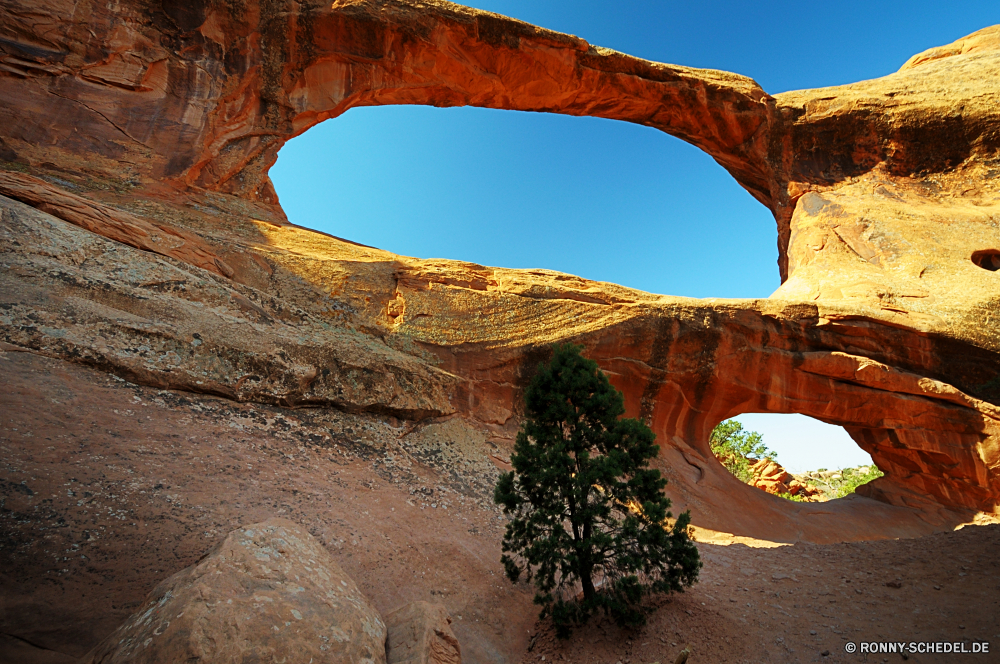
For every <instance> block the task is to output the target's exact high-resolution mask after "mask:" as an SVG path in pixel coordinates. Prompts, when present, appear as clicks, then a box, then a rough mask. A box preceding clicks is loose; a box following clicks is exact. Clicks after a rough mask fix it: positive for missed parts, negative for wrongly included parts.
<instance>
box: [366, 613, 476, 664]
mask: <svg viewBox="0 0 1000 664" xmlns="http://www.w3.org/2000/svg"><path fill="white" fill-rule="evenodd" d="M385 626H386V630H387V631H388V637H387V640H386V661H387V662H388V663H389V664H462V647H461V646H460V645H459V643H458V639H456V638H455V634H454V633H452V631H451V617H450V616H449V615H448V611H447V610H446V609H445V608H444V607H443V606H441V605H440V604H431V603H430V602H412V603H410V604H407V605H406V606H401V607H399V608H398V609H396V610H395V611H393V612H391V613H388V614H386V616H385Z"/></svg>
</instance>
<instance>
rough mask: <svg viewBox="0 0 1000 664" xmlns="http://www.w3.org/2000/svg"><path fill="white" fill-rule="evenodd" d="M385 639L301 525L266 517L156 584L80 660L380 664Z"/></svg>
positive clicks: (90, 663)
mask: <svg viewBox="0 0 1000 664" xmlns="http://www.w3.org/2000/svg"><path fill="white" fill-rule="evenodd" d="M385 637H386V629H385V624H384V623H383V622H382V619H381V617H380V616H379V614H378V612H377V611H376V610H375V609H374V607H372V606H371V604H369V602H368V600H367V599H366V598H365V597H364V596H363V595H362V594H361V591H360V590H358V587H357V586H356V585H355V583H354V581H353V580H351V578H350V577H348V576H347V574H345V573H344V571H343V570H342V569H341V568H340V566H339V565H337V563H336V562H335V561H334V560H333V557H332V556H330V554H329V552H327V551H326V549H324V548H323V546H322V545H320V543H319V542H317V541H316V540H315V539H314V538H313V537H312V536H311V535H310V534H309V533H308V532H306V531H305V530H304V529H303V528H302V527H301V526H299V525H297V524H295V523H292V522H291V521H288V520H285V519H269V520H267V521H265V522H263V523H257V524H251V525H249V526H245V527H243V528H240V529H239V530H237V531H234V532H233V533H231V534H229V535H228V536H227V537H226V538H225V539H224V540H222V542H221V543H220V544H219V545H218V546H216V547H215V548H213V549H212V550H211V551H210V552H208V553H207V554H205V556H204V558H203V559H202V560H200V561H199V562H198V563H197V564H195V565H193V566H191V567H188V568H187V569H184V570H182V571H180V572H178V573H177V574H175V575H173V576H172V577H170V578H169V579H167V580H165V581H164V582H163V583H161V584H160V585H159V586H157V587H156V588H155V589H154V590H153V592H151V593H150V594H149V596H148V597H147V598H146V601H145V603H144V604H143V605H142V606H141V607H140V608H139V610H138V611H136V612H135V613H134V614H132V616H131V617H130V618H129V619H128V620H126V621H125V623H124V624H123V625H122V626H121V627H119V628H118V629H117V630H116V631H115V632H113V633H112V634H111V635H110V636H109V637H108V638H106V639H105V640H104V641H103V642H101V644H100V645H98V646H97V647H96V648H94V650H93V651H92V652H90V653H88V654H87V655H86V656H85V657H84V658H83V660H82V662H85V663H86V664H125V663H126V662H128V663H130V664H144V663H148V664H162V663H163V662H191V661H194V662H218V663H219V664H225V663H227V662H246V661H269V662H281V661H289V662H290V661H295V662H306V661H311V662H316V663H317V664H318V663H320V662H330V664H334V663H337V664H339V663H341V662H356V663H357V664H384V663H385V661H386V660H385Z"/></svg>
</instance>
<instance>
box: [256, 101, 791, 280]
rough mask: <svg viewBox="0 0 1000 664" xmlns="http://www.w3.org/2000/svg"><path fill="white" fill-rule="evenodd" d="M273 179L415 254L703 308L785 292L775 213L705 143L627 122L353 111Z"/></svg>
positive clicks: (297, 204) (308, 142)
mask: <svg viewBox="0 0 1000 664" xmlns="http://www.w3.org/2000/svg"><path fill="white" fill-rule="evenodd" d="M269 174H270V176H271V178H272V181H273V183H274V186H275V190H276V191H277V193H278V196H279V198H280V200H281V205H282V207H283V208H284V210H285V212H286V214H287V215H288V219H289V221H291V222H292V223H294V224H298V225H300V226H304V227H306V228H312V229H315V230H318V231H322V232H324V233H329V234H331V235H334V236H337V237H341V238H345V239H347V240H351V241H353V242H359V243H361V244H364V245H368V246H371V247H377V248H379V249H385V250H387V251H391V252H394V253H397V254H402V255H404V256H416V257H420V258H431V257H437V258H447V259H453V260H461V261H470V262H473V263H477V264H479V265H485V266H493V267H506V268H518V269H534V268H545V269H550V270H556V271H559V272H565V273H568V274H572V275H576V276H580V277H583V278H585V279H592V280H597V281H609V282H612V283H616V284H619V285H622V286H627V287H630V288H637V289H639V290H643V291H647V292H652V293H663V294H669V295H683V296H690V297H767V296H768V295H770V294H771V293H772V292H773V291H774V290H775V289H776V288H777V287H778V286H779V284H780V278H779V274H778V270H777V267H776V262H777V245H776V242H775V222H774V219H773V218H772V216H771V214H770V212H769V211H768V210H767V209H766V208H764V206H762V205H760V204H759V203H758V202H757V201H756V200H754V199H753V198H752V197H751V196H750V195H749V194H748V193H746V192H745V191H744V190H743V189H742V188H741V187H740V186H739V185H738V184H737V183H736V182H735V181H734V180H733V179H732V177H731V176H730V175H729V174H728V173H726V172H725V171H724V170H723V169H722V168H721V167H720V166H719V165H718V164H717V163H716V162H715V161H714V160H713V159H712V158H711V157H709V156H708V155H706V154H704V153H703V152H701V151H700V150H698V149H697V148H695V147H693V146H691V145H688V144H687V143H684V142H683V141H680V140H679V139H676V138H674V137H672V136H668V135H667V134H665V133H662V132H659V131H657V130H655V129H652V128H650V127H643V126H640V125H636V124H631V123H627V122H616V121H613V120H605V119H600V118H591V117H571V116H565V115H557V114H548V113H523V112H518V111H503V110H495V109H484V108H473V107H461V108H433V107H426V106H379V107H364V108H352V109H350V110H349V111H347V112H346V113H344V114H343V115H341V116H339V117H336V118H332V119H330V120H327V121H325V122H323V123H321V124H319V125H317V126H315V127H313V128H311V129H309V130H308V131H306V132H305V133H303V134H302V135H301V136H299V137H297V138H294V139H292V140H290V141H289V142H288V143H286V144H285V146H284V147H283V148H282V149H281V152H280V154H279V158H278V161H277V163H276V164H275V166H274V167H273V168H272V169H271V170H270V172H269ZM717 256H739V257H740V258H739V260H728V261H718V260H715V257H717Z"/></svg>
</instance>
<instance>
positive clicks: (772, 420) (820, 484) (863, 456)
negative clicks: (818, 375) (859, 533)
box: [710, 413, 882, 502]
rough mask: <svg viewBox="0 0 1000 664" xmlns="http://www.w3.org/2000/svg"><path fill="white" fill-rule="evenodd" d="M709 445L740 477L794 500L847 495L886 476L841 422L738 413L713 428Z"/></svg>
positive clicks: (721, 461) (826, 499) (801, 416)
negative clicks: (829, 422) (838, 423)
mask: <svg viewBox="0 0 1000 664" xmlns="http://www.w3.org/2000/svg"><path fill="white" fill-rule="evenodd" d="M710 445H711V448H712V452H713V454H715V457H716V459H717V460H718V461H719V462H720V463H721V464H722V465H723V466H724V467H725V468H726V469H727V470H728V471H729V472H730V473H732V474H733V475H734V476H735V477H736V478H737V479H738V480H740V481H741V482H744V483H746V484H748V485H750V486H753V487H756V488H758V489H760V490H762V491H765V492H767V493H770V494H773V495H776V496H779V497H781V498H785V499H786V500H792V501H795V502H826V501H829V500H835V499H837V498H843V497H846V496H848V495H850V494H851V493H854V492H855V490H856V489H857V487H858V486H861V485H862V484H865V483H867V482H870V481H871V480H873V479H876V478H877V477H881V476H882V472H881V471H880V470H879V469H878V467H877V466H876V465H875V464H874V463H873V461H872V458H871V456H870V455H869V454H868V453H867V452H865V451H864V450H862V449H861V448H860V447H858V445H857V443H855V442H854V440H853V439H852V438H851V437H850V435H849V434H848V433H847V431H845V430H844V428H843V427H839V426H835V425H832V424H827V423H825V422H821V421H819V420H816V419H814V418H811V417H807V416H805V415H799V414H784V413H747V414H743V415H739V416H737V417H736V418H733V419H729V420H725V421H723V422H721V423H719V424H718V425H717V426H716V427H715V429H714V430H713V431H712V436H711V441H710Z"/></svg>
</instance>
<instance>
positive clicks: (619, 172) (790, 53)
mask: <svg viewBox="0 0 1000 664" xmlns="http://www.w3.org/2000/svg"><path fill="white" fill-rule="evenodd" d="M468 4H469V5H470V6H474V7H477V8H479V9H485V10H489V11H495V12H498V13H502V14H505V15H508V16H512V17H514V18H518V19H522V20H525V21H528V22H531V23H534V24H536V25H540V26H543V27H546V28H550V29H553V30H558V31H561V32H569V33H572V34H576V35H579V36H581V37H583V38H585V39H587V40H588V41H589V42H590V43H592V44H597V45H601V46H607V47H610V48H614V49H616V50H620V51H624V52H626V53H630V54H632V55H636V56H639V57H643V58H647V59H651V60H658V61H661V62H669V63H672V64H680V65H687V66H694V67H707V68H716V69H723V70H727V71H733V72H737V73H741V74H745V75H747V76H751V77H752V78H754V79H755V80H757V82H758V83H760V84H761V86H762V87H763V88H764V89H765V90H767V91H768V92H770V93H778V92H783V91H787V90H794V89H802V88H813V87H822V86H826V85H840V84H846V83H851V82H854V81H859V80H864V79H868V78H875V77H878V76H883V75H886V74H889V73H891V72H893V71H895V70H897V69H898V68H899V66H900V65H901V64H902V63H903V62H905V61H906V60H907V59H908V58H909V57H910V56H911V55H913V54H915V53H917V52H920V51H923V50H925V49H927V48H931V47H933V46H939V45H942V44H946V43H949V42H951V41H954V40H955V39H957V38H960V37H962V36H964V35H966V34H969V33H971V32H974V31H976V30H978V29H980V28H983V27H986V26H988V25H993V24H997V23H1000V3H997V2H996V0H988V1H984V0H967V1H965V2H958V3H947V4H943V3H932V2H929V1H925V0H908V1H905V2H903V1H885V2H878V3H872V2H870V1H865V2H861V1H858V0H841V1H840V2H838V3H836V5H828V4H826V3H814V4H813V5H803V4H801V3H794V4H793V3H792V2H789V1H784V0H782V1H773V2H764V3H746V2H733V1H725V0H706V2H702V3H681V2H668V1H664V0H614V1H612V0H472V1H470V2H469V3H468ZM271 177H272V179H273V181H274V184H275V188H276V190H277V192H278V195H279V197H280V200H281V204H282V206H283V207H284V209H285V211H286V213H287V214H288V217H289V220H290V221H292V222H293V223H296V224H299V225H302V226H306V227H309V228H314V229H317V230H320V231H324V232H327V233H330V234H332V235H336V236H339V237H344V238H346V239H349V240H353V241H356V242H361V243H363V244H369V245H372V246H376V247H379V248H382V249H387V250H390V251H393V252H396V253H399V254H404V255H410V256H416V257H420V258H432V257H436V258H451V259H457V260H465V261H470V262H475V263H480V264H483V265H491V266H502V267H512V268H547V269H552V270H558V271H561V272H568V273H571V274H576V275H579V276H582V277H585V278H589V279H595V280H601V281H611V282H614V283H618V284H621V285H624V286H629V287H632V288H637V289H641V290H645V291H650V292H654V293H663V294H669V295H683V296H690V297H767V296H768V295H769V294H770V293H771V292H772V291H773V290H774V289H775V288H777V286H778V285H779V277H778V268H777V264H776V261H777V247H776V242H777V237H776V230H775V224H774V220H773V218H772V217H771V215H770V213H769V211H768V210H766V209H765V208H764V207H763V206H762V205H760V204H759V203H758V202H756V201H755V200H754V199H753V198H752V197H751V196H750V195H749V194H747V193H746V192H745V191H743V190H742V188H740V186H739V185H738V184H737V183H736V182H735V181H734V180H733V179H732V178H731V177H730V176H729V175H728V174H727V173H726V172H725V171H724V170H723V169H722V168H721V167H719V166H718V165H717V164H715V162H714V161H713V160H712V159H711V158H710V157H708V156H707V155H705V154H704V153H702V152H700V151H699V150H698V149H696V148H694V147H692V146H690V145H687V144H685V143H683V142H681V141H679V140H677V139H674V138H672V137H670V136H667V135H666V134H663V133H662V132H659V131H657V130H654V129H651V128H648V127H641V126H637V125H630V124H628V123H623V122H615V121H610V120H603V119H597V118H574V117H565V116H555V115H548V114H535V113H518V112H513V111H497V110H488V109H474V108H453V109H436V108H429V107H398V106H396V107H378V108H357V109H352V110H350V111H348V112H347V113H345V114H344V115H343V116H341V117H339V118H336V119H333V120H329V121H327V122H325V123H323V124H321V125H319V126H318V127H314V128H313V129H311V130H309V131H308V132H307V133H306V134H304V135H303V136H300V137H299V138H296V139H294V140H292V141H290V142H289V143H288V144H287V145H286V146H285V147H284V148H283V149H282V150H281V152H280V154H279V158H278V162H277V164H276V165H275V167H274V168H272V170H271ZM740 419H743V418H742V417H741V418H740ZM792 421H794V420H789V419H787V418H778V419H774V418H766V417H757V418H754V417H750V418H749V421H747V422H746V424H747V425H748V427H747V428H756V430H758V431H760V432H761V433H763V434H764V437H765V442H772V443H777V441H778V440H779V439H787V438H788V437H789V435H790V434H789V433H788V431H789V422H792ZM800 424H802V423H801V422H800ZM808 427H810V428H809V431H808V434H807V435H808V437H809V438H811V439H812V440H818V439H820V438H822V439H823V440H827V441H831V442H829V444H823V445H821V446H813V447H814V448H815V449H816V450H817V454H816V455H815V456H814V457H813V458H810V457H809V455H808V454H806V456H804V457H802V456H800V451H798V450H797V451H796V452H794V453H793V455H792V456H794V459H795V460H794V461H793V463H792V465H793V466H795V467H796V470H803V469H806V468H815V467H821V466H826V467H831V468H832V467H839V466H848V465H857V464H858V463H863V462H865V461H864V457H866V456H867V455H865V454H864V452H862V451H861V450H860V449H859V448H857V446H856V445H855V444H854V443H853V441H851V440H850V438H849V437H848V436H847V434H846V432H845V431H843V429H841V428H840V427H829V425H824V424H822V423H820V422H817V421H814V420H813V421H811V422H810V423H809V424H808ZM822 427H829V429H830V430H829V431H826V433H823V432H822V431H821V429H822ZM772 429H773V430H772ZM784 445H785V444H784V443H782V444H781V445H780V446H784ZM772 447H775V445H772ZM796 447H798V446H796ZM835 449H840V450H843V452H840V453H835V454H834V455H833V457H832V458H831V456H830V454H827V453H825V452H824V453H823V454H820V451H821V450H826V451H827V452H828V451H830V450H835ZM859 454H860V456H859ZM786 457H787V455H786ZM789 460H791V459H789ZM838 460H839V462H838Z"/></svg>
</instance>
